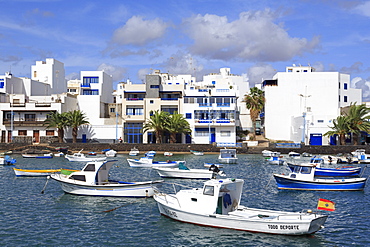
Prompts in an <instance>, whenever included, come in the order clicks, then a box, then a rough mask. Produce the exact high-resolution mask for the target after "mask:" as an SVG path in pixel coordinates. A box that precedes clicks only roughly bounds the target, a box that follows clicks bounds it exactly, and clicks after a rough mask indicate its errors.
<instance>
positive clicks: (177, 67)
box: [163, 51, 203, 78]
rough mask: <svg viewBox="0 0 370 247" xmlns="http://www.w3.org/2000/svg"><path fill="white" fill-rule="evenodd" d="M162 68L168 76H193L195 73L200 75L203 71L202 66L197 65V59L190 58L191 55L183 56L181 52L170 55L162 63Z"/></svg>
mask: <svg viewBox="0 0 370 247" xmlns="http://www.w3.org/2000/svg"><path fill="white" fill-rule="evenodd" d="M163 66H164V67H165V68H166V70H167V72H168V73H170V74H191V75H193V76H195V75H196V74H197V73H198V75H200V72H201V71H202V70H203V66H202V65H198V61H197V59H195V58H194V57H192V56H191V54H188V53H186V54H185V53H183V52H182V51H178V52H177V53H176V54H172V55H171V57H170V58H168V59H167V61H165V62H164V64H163ZM200 78H201V77H200Z"/></svg>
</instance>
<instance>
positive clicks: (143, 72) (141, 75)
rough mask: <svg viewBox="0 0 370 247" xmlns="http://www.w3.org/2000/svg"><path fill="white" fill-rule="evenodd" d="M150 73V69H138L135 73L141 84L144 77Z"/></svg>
mask: <svg viewBox="0 0 370 247" xmlns="http://www.w3.org/2000/svg"><path fill="white" fill-rule="evenodd" d="M150 73H151V69H148V68H146V69H139V71H138V72H137V77H138V78H139V80H140V81H141V82H143V83H144V82H145V76H146V75H148V74H150Z"/></svg>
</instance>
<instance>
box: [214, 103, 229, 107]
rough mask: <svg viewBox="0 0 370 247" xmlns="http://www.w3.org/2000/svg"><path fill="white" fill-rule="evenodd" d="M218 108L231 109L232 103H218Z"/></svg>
mask: <svg viewBox="0 0 370 247" xmlns="http://www.w3.org/2000/svg"><path fill="white" fill-rule="evenodd" d="M217 107H230V103H217Z"/></svg>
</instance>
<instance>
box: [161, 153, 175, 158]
mask: <svg viewBox="0 0 370 247" xmlns="http://www.w3.org/2000/svg"><path fill="white" fill-rule="evenodd" d="M163 155H164V156H168V157H170V156H172V155H173V153H171V152H164V153H163Z"/></svg>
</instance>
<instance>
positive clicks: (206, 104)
mask: <svg viewBox="0 0 370 247" xmlns="http://www.w3.org/2000/svg"><path fill="white" fill-rule="evenodd" d="M199 107H212V103H199Z"/></svg>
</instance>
